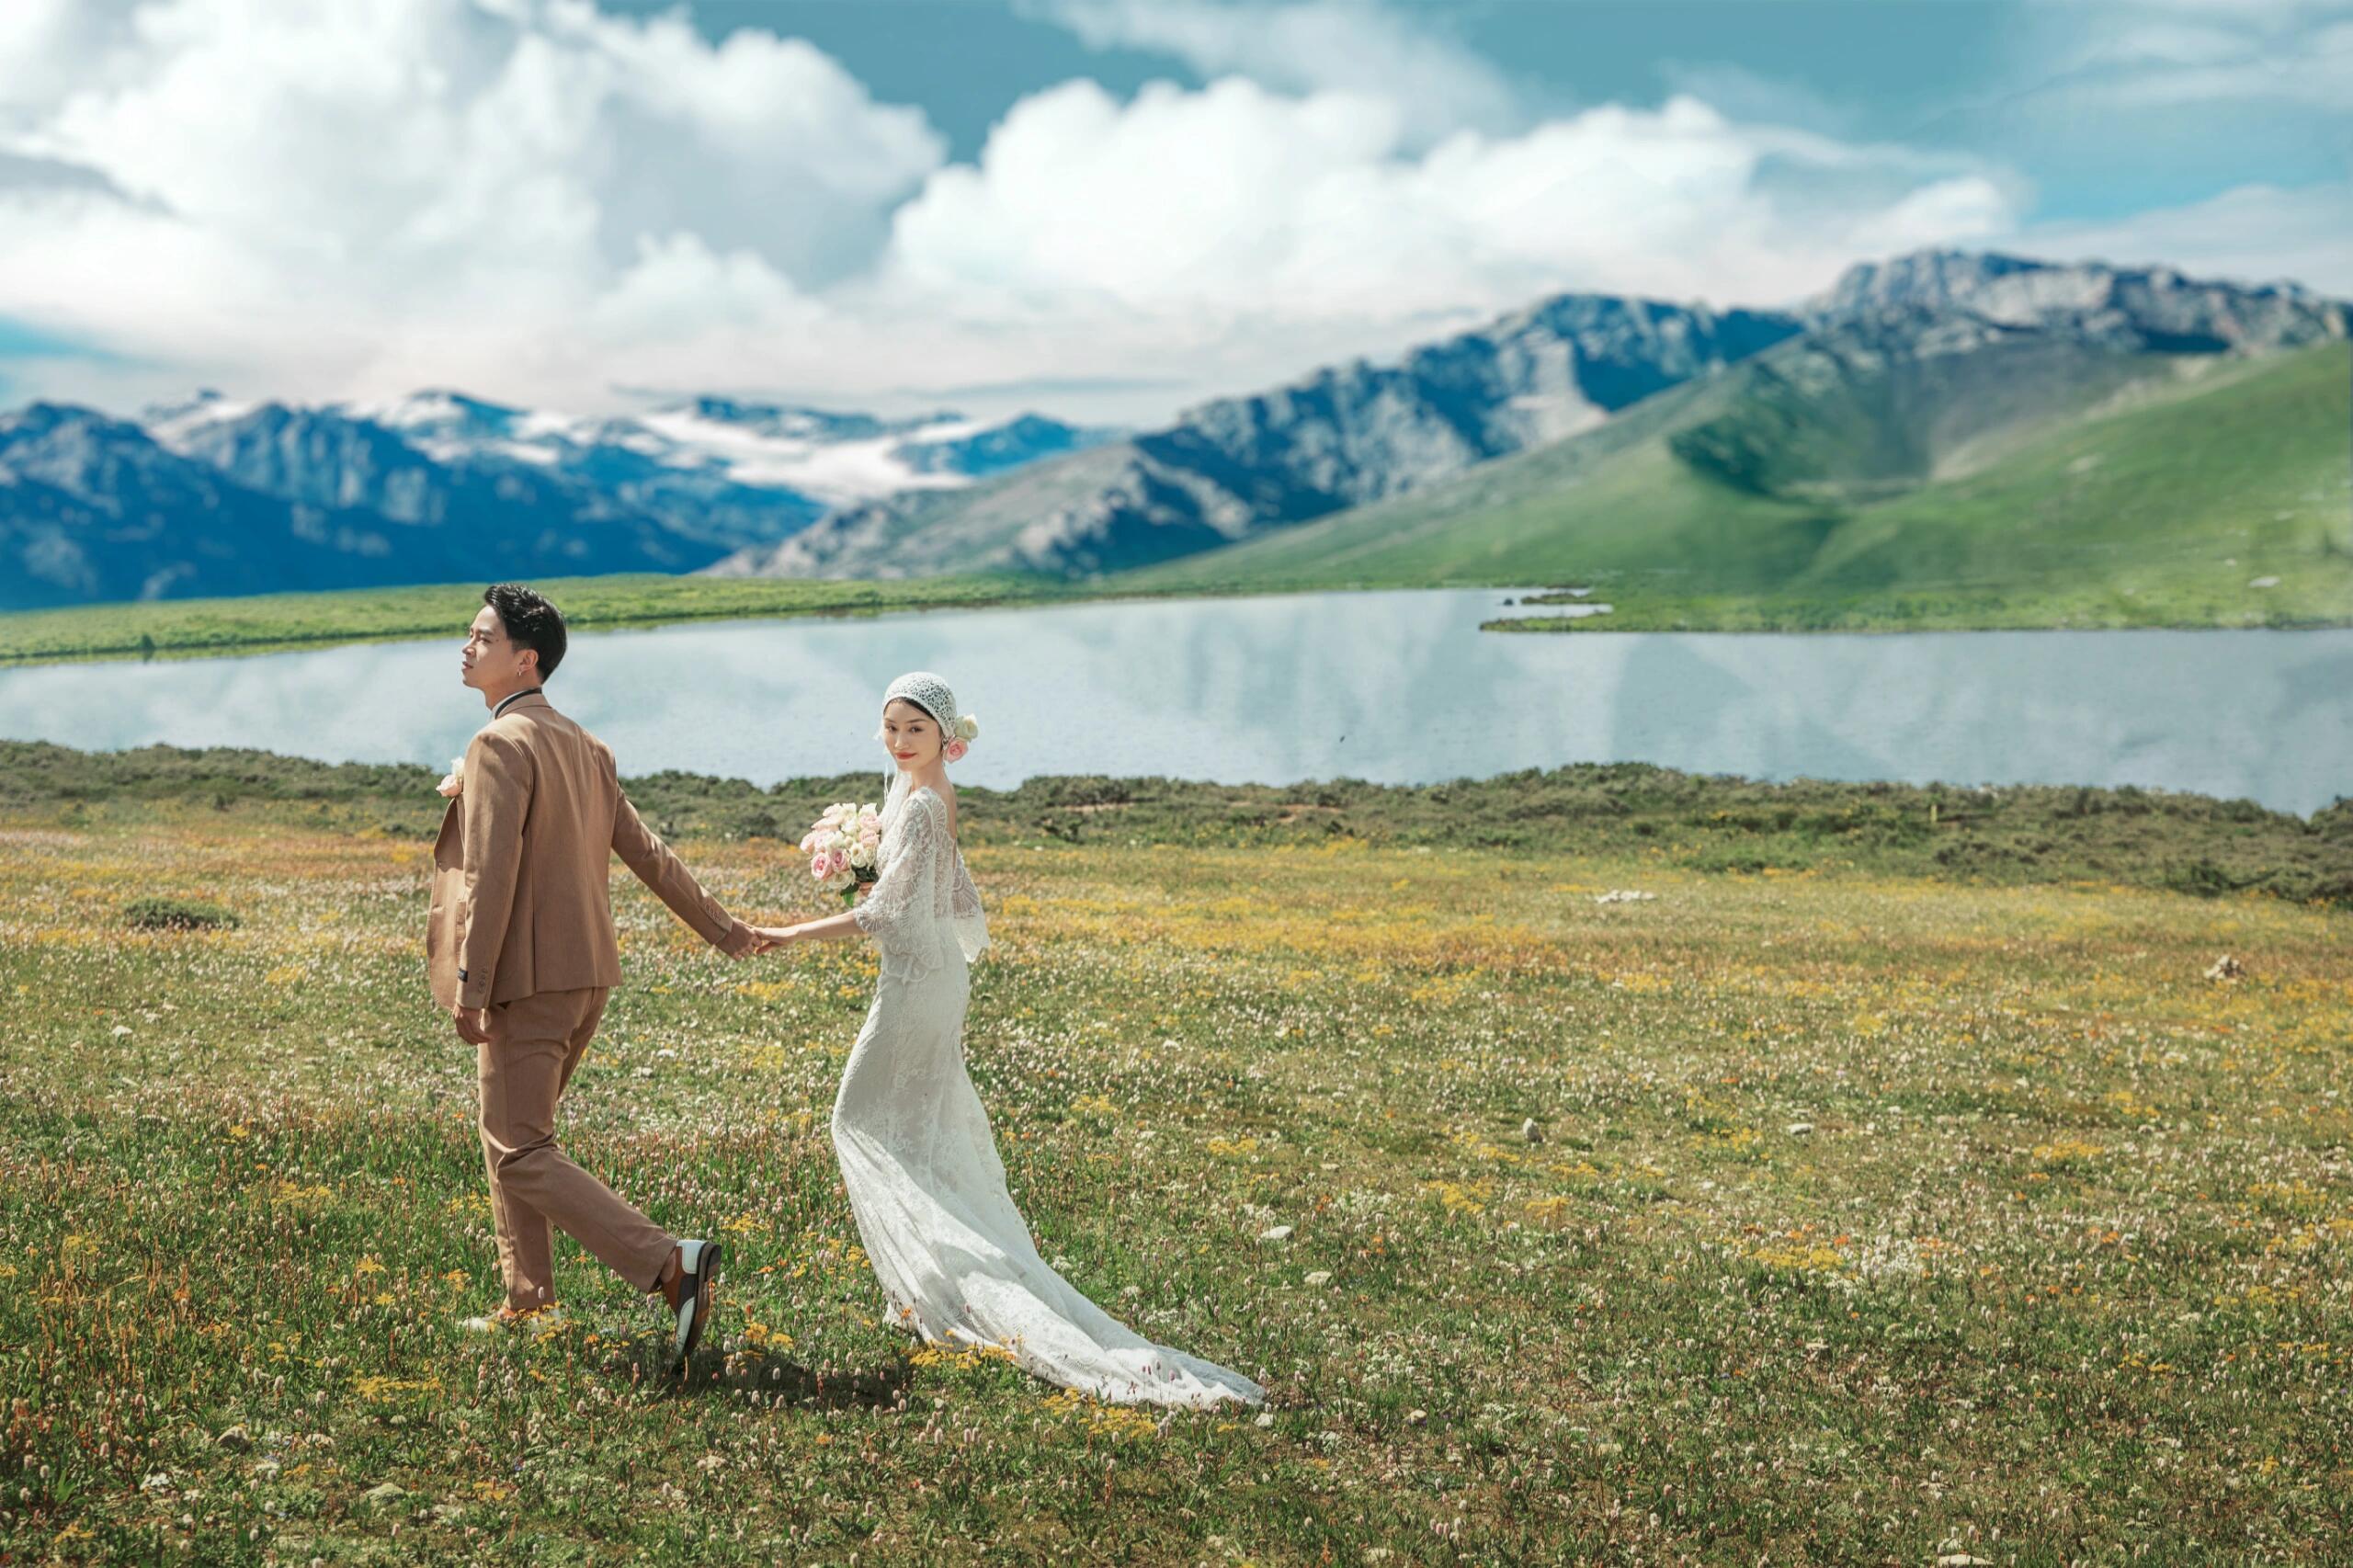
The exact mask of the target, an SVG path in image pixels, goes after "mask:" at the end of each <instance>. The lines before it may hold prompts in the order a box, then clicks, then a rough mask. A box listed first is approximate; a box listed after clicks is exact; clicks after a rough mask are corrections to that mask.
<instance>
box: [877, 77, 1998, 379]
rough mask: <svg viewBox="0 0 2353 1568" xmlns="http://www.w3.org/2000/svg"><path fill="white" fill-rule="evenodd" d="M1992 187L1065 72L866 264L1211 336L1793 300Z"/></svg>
mask: <svg viewBox="0 0 2353 1568" xmlns="http://www.w3.org/2000/svg"><path fill="white" fill-rule="evenodd" d="M1139 171H1149V172H1148V175H1146V176H1143V177H1139ZM2014 199H2015V194H2014V192H2013V191H2012V190H2011V189H2010V188H2009V187H2007V186H2006V184H2005V183H2004V182H2002V181H2001V180H1999V179H1997V178H1995V176H1993V175H1991V174H1989V173H1986V172H1983V171H1976V170H1973V169H1972V168H1970V167H1969V166H1968V165H1965V164H1963V163H1961V162H1957V161H1954V160H1933V159H1925V158H1922V157H1920V156H1919V155H1917V154H1914V153H1908V152H1906V151H1904V150H1903V149H1877V148H1871V147H1868V146H1859V145H1856V144H1852V143H1846V142H1835V141H1831V140H1828V139H1824V138H1822V137H1818V136H1813V135H1811V134H1807V133H1803V132H1797V131H1782V130H1777V129H1773V128H1769V127H1753V126H1742V125H1738V124H1735V123H1733V122H1732V121H1730V120H1728V119H1725V118H1724V117H1723V116H1722V115H1721V114H1718V113H1717V112H1716V111H1715V110H1713V109H1711V108H1709V107H1708V106H1707V105H1705V104H1703V103H1700V102H1699V101H1698V100H1697V99H1693V98H1675V99H1671V100H1669V101H1668V102H1667V103H1666V104H1665V106H1663V107H1662V108H1658V109H1655V110H1647V109H1630V108H1616V107H1610V108H1595V109H1589V110H1586V111H1585V112H1583V113H1580V114H1577V115H1574V116H1571V117H1568V118H1565V119H1554V120H1551V121H1547V122H1545V123H1542V124H1540V125H1537V126H1535V127H1533V128H1531V129H1529V130H1528V131H1524V132H1521V133H1518V134H1516V135H1506V136H1488V135H1483V134H1480V133H1477V132H1472V131H1461V132H1458V133H1456V134H1454V135H1452V136H1449V137H1448V138H1446V139H1445V140H1444V141H1442V142H1438V144H1437V145H1435V146H1433V147H1431V148H1429V149H1428V150H1427V151H1426V152H1421V153H1414V152H1411V151H1409V150H1408V147H1407V144H1406V142H1405V138H1404V130H1403V126H1402V123H1401V119H1400V117H1399V115H1398V114H1397V112H1396V110H1395V108H1394V107H1393V106H1392V105H1391V104H1390V103H1389V102H1388V101H1387V100H1385V99H1381V98H1378V97H1367V96H1361V95H1357V94H1351V93H1339V92H1324V93H1315V94H1312V95H1309V96H1306V97H1289V96H1285V95H1282V94H1279V93H1275V92H1273V91H1270V90H1268V89H1267V88H1265V87H1262V86H1260V85H1257V84H1256V83H1253V82H1250V81H1248V80H1245V79H1244V78H1240V77H1229V78H1226V79H1224V80H1222V81H1219V82H1215V83H1212V84H1211V85H1209V86H1208V87H1206V88H1204V89H1201V90H1199V91H1188V90H1183V89H1179V88H1176V87H1175V86H1173V85H1167V84H1160V85H1153V86H1149V87H1147V88H1145V89H1144V90H1143V91H1142V93H1140V94H1139V95H1137V97H1135V98H1134V99H1133V100H1132V101H1131V102H1130V103H1127V104H1120V103H1118V102H1117V101H1115V100H1114V99H1112V98H1111V97H1109V95H1108V94H1106V93H1105V92H1104V91H1103V90H1102V89H1101V88H1099V87H1097V86H1096V85H1094V84H1092V83H1087V82H1076V83H1070V84H1066V85H1063V86H1061V87H1058V88H1056V89H1054V90H1052V91H1051V92H1048V93H1041V94H1039V95H1037V96H1035V97H1031V98H1029V99H1028V100H1026V101H1025V102H1023V103H1022V104H1021V105H1020V106H1018V107H1017V108H1016V109H1015V110H1014V111H1013V113H1011V114H1010V115H1008V116H1007V117H1006V119H1005V120H1004V121H1003V122H1002V123H1001V124H1000V125H999V126H998V128H997V130H996V131H995V133H994V134H993V135H992V136H991V138H990V140H989V142H988V144H987V146H986V148H985V149H984V150H983V153H982V156H981V159H980V161H979V163H978V165H973V166H961V165H960V166H955V167H950V168H947V169H943V170H941V171H940V172H939V173H938V174H937V175H935V176H933V177H932V178H931V180H930V181H929V182H928V183H927V184H926V187H925V188H924V191H923V193H922V194H921V195H920V196H918V197H917V198H916V199H915V200H913V201H911V202H909V203H908V204H907V205H906V206H905V207H904V208H902V209H901V210H900V211H899V213H898V215H897V218H896V220H895V223H894V232H893V236H892V246H891V250H890V253H889V256H888V262H887V264H888V266H889V267H891V268H892V272H893V278H892V281H893V282H894V283H895V284H897V285H900V286H903V287H904V288H906V289H907V290H911V291H915V292H918V293H920V294H921V295H922V296H923V297H924V298H925V299H926V301H927V303H928V304H929V306H930V308H933V309H937V310H941V311H951V312H952V311H956V310H959V309H971V308H974V307H977V308H979V309H981V310H983V311H984V312H986V313H988V314H990V315H993V316H1001V315H1004V314H1006V313H1010V312H1025V311H1026V312H1052V311H1056V310H1062V309H1066V308H1068V306H1069V305H1070V303H1071V302H1072V301H1085V302H1086V303H1088V304H1091V305H1093V306H1096V307H1097V308H1102V309H1107V310H1118V311H1124V312H1131V313H1132V314H1136V315H1150V316H1158V317H1162V318H1164V319H1165V320H1167V321H1169V322H1170V323H1171V324H1178V323H1181V324H1185V325H1186V327H1187V328H1188V329H1189V330H1190V331H1192V332H1194V333H1196V334H1201V333H1207V334H1211V335H1214V334H1215V333H1216V332H1218V331H1219V330H1221V329H1232V328H1237V327H1245V326H1246V327H1248V328H1249V329H1250V330H1254V331H1255V330H1257V327H1258V324H1261V323H1267V322H1272V323H1282V322H1299V321H1306V320H1313V319H1316V318H1321V317H1327V316H1346V317H1358V318H1361V317H1365V316H1368V315H1372V316H1403V315H1411V314H1415V313H1419V312H1433V311H1443V310H1448V309H1461V308H1484V309H1501V308H1506V307H1508V306H1510V305H1513V304H1518V303H1522V302H1525V301H1529V300H1530V299H1532V298H1533V297H1534V296H1536V295H1538V294H1540V293H1542V292H1545V291H1547V290H1558V289H1565V288H1571V287H1583V288H1593V289H1603V290H1626V291H1634V292H1644V293H1654V294H1662V295H1666V296H1671V297H1685V296H1692V295H1703V296H1707V297H1710V298H1714V299H1718V300H1723V299H1727V298H1730V299H1739V300H1758V299H1777V298H1784V297H1794V296H1796V295H1798V294H1802V293H1804V292H1806V291H1808V290H1812V289H1814V288H1817V287H1819V286H1820V285H1821V284H1822V283H1824V282H1825V281H1827V279H1828V276H1829V275H1830V274H1831V273H1833V272H1835V271H1836V268H1837V267H1840V266H1842V265H1844V264H1845V263H1846V262H1847V261H1850V260H1852V259H1853V258H1854V256H1856V254H1857V252H1858V251H1859V250H1878V249H1882V248H1885V247H1887V246H1889V245H1891V244H1929V243H1958V242H1963V241H1967V240H1970V239H1973V238H1977V237H1980V236H1982V235H1984V234H1986V233H1992V232H1995V231H1997V230H2000V229H2003V228H2006V227H2007V226H2009V225H2010V224H2011V223H2012V222H2014V221H2015V215H2016V214H2015V208H2014Z"/></svg>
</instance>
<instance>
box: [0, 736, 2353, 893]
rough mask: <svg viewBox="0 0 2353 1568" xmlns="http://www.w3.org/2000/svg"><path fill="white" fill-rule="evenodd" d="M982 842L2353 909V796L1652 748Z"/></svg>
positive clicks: (686, 781) (277, 804) (1189, 786)
mask: <svg viewBox="0 0 2353 1568" xmlns="http://www.w3.org/2000/svg"><path fill="white" fill-rule="evenodd" d="M435 777H436V776H435V774H434V772H433V771H432V770H431V769H428V768H425V767H405V766H380V765H369V764H360V763H345V764H332V765H331V764H326V763H318V762H310V761H305V760H303V759H301V758H299V757H286V756H273V755H271V754H269V753H267V752H256V751H238V750H227V749H212V750H184V749H180V748H176V747H171V746H148V747H142V748H141V749H139V750H135V751H126V752H80V751H74V750H72V749H70V748H67V747H63V746H56V745H51V744H46V743H28V742H17V741H0V810H12V809H32V810H54V809H63V810H66V811H68V812H72V813H74V814H75V815H76V816H77V817H79V818H85V819H86V820H88V821H91V822H97V821H132V822H137V821H143V820H146V819H148V818H150V817H154V816H158V815H163V816H171V817H179V816H184V815H185V814H186V813H187V812H188V811H189V810H190V809H195V810H197V811H199V812H202V813H204V814H207V815H213V816H219V817H226V816H228V815H232V814H236V815H251V814H252V813H253V812H286V811H292V812H295V813H296V815H297V816H298V817H299V819H300V820H301V821H304V822H306V823H309V824H313V825H315V826H318V827H321V828H333V829H341V830H346V831H360V832H367V833H371V834H379V835H390V836H393V837H417V836H422V835H427V834H429V833H430V832H432V831H433V829H434V828H435V826H436V825H437V824H438V822H439V820H440V814H441V801H440V799H439V797H438V796H437V795H435V794H434V793H433V788H432V787H433V783H434V779H435ZM876 782H877V779H876V776H875V775H874V774H872V773H855V774H847V775H843V776H840V777H836V778H800V779H789V780H786V781H785V782H782V783H779V784H777V785H775V786H773V787H772V788H769V789H765V790H764V789H760V788H758V787H756V786H755V785H753V784H751V783H748V782H746V781H745V780H744V779H740V778H710V777H709V776H707V775H702V774H695V773H681V772H662V773H654V774H650V775H647V776H645V777H643V778H635V779H632V780H631V781H630V785H629V789H630V792H631V797H632V798H633V799H634V800H635V801H637V803H638V805H639V808H640V809H641V810H642V811H643V812H645V814H646V816H647V818H648V819H649V820H650V821H652V822H654V824H656V825H657V826H658V827H659V829H660V830H661V831H662V832H663V833H665V834H666V835H671V836H674V837H679V836H691V837H699V838H719V839H758V838H775V839H785V840H788V841H789V840H794V839H797V838H799V836H800V835H801V833H802V832H803V831H805V830H806V827H807V824H809V823H810V822H811V821H812V820H813V818H814V817H815V816H816V814H817V813H818V812H819V811H821V810H823V809H824V805H825V803H826V802H828V801H836V800H842V799H847V798H851V797H855V798H858V799H861V800H865V799H871V798H872V797H873V796H874V794H875V793H876V790H875V785H876ZM961 793H962V794H963V795H965V796H966V797H967V798H969V799H970V800H971V801H972V803H973V805H974V807H975V810H974V811H973V812H972V832H971V835H970V836H971V838H972V842H974V843H977V844H1000V845H1017V846H1020V845H1082V844H1102V845H1109V846H1182V847H1235V848H1253V847H1274V846H1285V845H1290V846H1300V845H1305V846H1319V845H1346V844H1357V845H1367V846H1384V847H1402V848H1409V849H1410V848H1420V849H1428V850H1436V849H1451V848H1461V849H1487V850H1508V851H1512V852H1516V853H1518V854H1521V855H1524V856H1526V857H1529V858H1530V859H1531V860H1532V861H1541V860H1543V859H1545V858H1551V857H1555V856H1561V855H1575V856H1592V855H1601V856H1617V857H1626V858H1635V859H1639V860H1643V861H1646V862H1654V863H1660V864H1663V865H1665V866H1670V867H1674V868H1677V869H1685V870H1691V871H1699V872H1720V873H1734V874H1742V875H1758V876H1788V875H1797V874H1818V873H1834V874H1835V873H1840V872H1856V873H1862V874H1869V875H1873V876H1916V877H1930V878H1938V879H1942V880H1947V881H1963V882H1984V883H1995V884H2022V883H2059V882H2073V881H2095V882H2099V883H2102V884H2112V885H2120V886H2131V887H2144V888H2162V889H2168V890H2171V891H2175V892H2189V893H2197V894H2219V893H2228V892H2258V893H2264V894H2268V895H2271V896H2276V897H2279V898H2284V899H2289V900H2293V901H2297V902H2313V903H2326V904H2333V905H2342V906H2347V907H2353V800H2340V801H2337V802H2336V804H2334V805H2332V806H2330V807H2328V808H2326V809H2325V810H2323V811H2320V812H2314V813H2313V815H2312V816H2311V817H2309V818H2303V817H2296V816H2292V815H2290V814H2287V813H2285V812H2273V811H2268V810H2266V809H2264V808H2263V807H2261V806H2259V805H2256V803H2254V802H2253V801H2218V800H2214V799H2212V798H2211V797H2208V796H2203V795H2191V794H2180V793H2175V792H2172V791H2168V790H2138V789H2132V788H2129V787H2128V788H2123V789H2113V790H2095V789H2086V788H2077V787H2075V786H2047V785H2026V786H2016V787H2009V788H2002V789H1987V790H1978V789H1971V788H1965V787H1958V786H1949V785H1936V784H1931V785H1909V784H1890V783H1839V782H1830V781H1824V780H1819V779H1798V780H1793V781H1791V782H1789V783H1785V784H1768V783H1758V782H1756V781H1753V780H1749V779H1744V778H1731V777H1725V776H1714V777H1711V776H1706V775H1699V774H1690V773H1678V772H1677V771H1675V770H1673V769H1671V768H1665V767H1651V766H1649V765H1647V764H1642V763H1608V764H1603V763H1587V764H1580V765H1577V766H1574V767H1559V768H1552V769H1550V770H1541V771H1540V770H1536V769H1529V770H1526V771H1522V772H1518V773H1507V774H1503V775H1499V776H1497V777H1495V778H1486V779H1477V780H1461V781H1457V782H1453V783H1447V784H1431V785H1381V784H1367V783H1362V782H1359V781H1357V780H1353V779H1343V780H1337V781H1334V782H1329V783H1319V784H1299V785H1262V784H1239V785H1229V784H1208V783H1198V782H1190V781H1183V780H1176V779H1168V778H1101V777H1058V778H1032V779H1029V781H1027V782H1026V783H1024V784H1022V785H1021V786H1020V787H1019V788H1018V789H1015V790H986V789H982V788H980V787H978V786H966V787H964V788H963V790H961Z"/></svg>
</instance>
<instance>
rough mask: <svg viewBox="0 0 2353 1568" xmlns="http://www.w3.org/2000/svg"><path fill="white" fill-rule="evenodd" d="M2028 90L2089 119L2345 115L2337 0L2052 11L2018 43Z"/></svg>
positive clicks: (2208, 1) (2146, 2) (2349, 97)
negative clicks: (2111, 113)
mask: <svg viewBox="0 0 2353 1568" xmlns="http://www.w3.org/2000/svg"><path fill="white" fill-rule="evenodd" d="M2016 39H2017V48H2018V52H2019V62H2018V70H2019V73H2020V74H2021V75H2023V76H2025V77H2028V78H2029V79H2031V80H2033V81H2035V82H2036V83H2037V84H2039V85H2038V86H2037V87H2036V89H2035V90H2036V91H2037V92H2040V93H2044V94H2048V95H2052V96H2055V97H2062V98H2064V99H2066V100H2068V101H2069V102H2071V103H2074V104H2077V105H2080V106H2082V107H2083V108H2089V109H2102V108H2106V109H2154V110H2165V109H2180V108H2188V107H2191V106H2199V105H2216V106H2228V105H2234V104H2237V105H2245V104H2261V105H2267V106H2274V107H2277V106H2282V105H2301V106H2304V107H2307V108H2318V109H2321V110H2325V111H2332V112H2336V113H2346V112H2348V111H2353V6H2348V5H2347V4H2346V3H2345V0H2142V3H2140V4H2138V5H2130V6H2074V5H2050V6H2042V7H2040V8H2038V9H2037V10H2036V11H2035V12H2033V13H2032V14H2030V16H2029V26H2028V27H2026V28H2022V29H2020V30H2019V31H2018V34H2017V35H2016Z"/></svg>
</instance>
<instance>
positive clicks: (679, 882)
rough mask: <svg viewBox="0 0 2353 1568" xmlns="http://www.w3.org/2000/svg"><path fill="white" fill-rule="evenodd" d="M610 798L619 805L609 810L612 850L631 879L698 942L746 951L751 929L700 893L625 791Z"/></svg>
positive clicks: (698, 885) (724, 949) (734, 951)
mask: <svg viewBox="0 0 2353 1568" xmlns="http://www.w3.org/2000/svg"><path fill="white" fill-rule="evenodd" d="M615 798H616V799H617V800H618V801H620V805H619V806H618V807H616V808H615V810H614V812H613V849H614V851H615V852H616V853H617V854H619V855H620V858H621V860H622V862H623V863H624V864H625V865H627V866H628V867H629V869H630V870H631V871H632V872H633V873H635V874H636V877H637V880H638V881H642V882H643V883H644V884H645V885H646V886H647V887H650V888H652V889H653V890H654V894H655V896H657V897H659V898H660V899H661V900H662V902H663V903H666V904H668V905H669V906H670V911H671V913H672V914H674V915H676V916H677V917H678V918H679V919H681V920H683V921H685V922H686V923H687V924H688V926H692V927H694V929H695V932H696V934H697V935H698V936H699V937H702V939H703V940H704V941H706V942H709V943H710V944H711V945H712V946H713V947H715V948H717V949H720V950H721V951H722V952H724V953H727V954H730V955H731V956H732V955H734V954H738V953H745V952H749V951H750V950H751V948H752V941H753V937H752V928H751V927H750V926H746V925H745V924H744V923H743V922H742V921H741V920H738V919H736V918H735V917H734V916H733V915H730V914H728V913H727V911H726V910H725V909H723V908H722V907H721V906H720V903H719V901H718V900H717V899H715V898H713V897H711V896H710V894H709V893H707V892H703V890H702V884H701V883H700V882H698V881H695V879H694V873H692V872H691V871H688V869H687V868H686V865H685V863H684V862H683V861H681V860H680V859H679V858H678V857H677V856H676V854H675V853H673V852H672V851H671V848H670V846H668V845H666V844H665V843H663V842H662V840H661V839H659V838H657V837H656V836H654V830H653V829H652V828H649V827H647V826H646V825H645V822H644V819H643V818H642V817H640V816H639V815H638V814H637V808H636V807H635V806H633V805H631V804H630V799H629V797H628V796H627V795H618V796H616V797H615Z"/></svg>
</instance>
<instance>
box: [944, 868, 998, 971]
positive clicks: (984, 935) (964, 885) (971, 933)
mask: <svg viewBox="0 0 2353 1568" xmlns="http://www.w3.org/2000/svg"><path fill="white" fill-rule="evenodd" d="M949 860H950V861H951V862H952V863H953V866H954V873H953V879H952V880H951V881H950V882H949V895H948V907H949V916H950V918H952V919H953V920H954V921H955V923H956V942H957V945H958V946H959V947H961V948H962V949H964V961H965V962H966V963H971V962H972V960H975V959H977V958H979V957H980V956H981V955H982V954H983V953H984V952H986V951H988V946H989V922H988V915H987V914H986V912H984V911H983V909H982V908H981V890H980V889H979V888H977V887H974V886H973V885H972V872H970V871H968V870H966V869H964V857H963V855H962V854H961V852H958V851H952V850H951V851H950V852H949Z"/></svg>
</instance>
